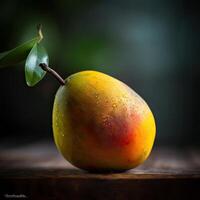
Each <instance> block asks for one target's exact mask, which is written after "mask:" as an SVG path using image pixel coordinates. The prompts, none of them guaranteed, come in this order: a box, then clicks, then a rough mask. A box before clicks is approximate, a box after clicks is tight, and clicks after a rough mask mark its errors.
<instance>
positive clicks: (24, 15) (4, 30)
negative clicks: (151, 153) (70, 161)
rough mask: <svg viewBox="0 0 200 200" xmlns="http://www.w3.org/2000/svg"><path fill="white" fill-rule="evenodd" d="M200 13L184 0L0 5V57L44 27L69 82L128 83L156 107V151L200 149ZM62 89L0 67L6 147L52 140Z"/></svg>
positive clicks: (55, 63) (1, 134)
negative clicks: (92, 74)
mask: <svg viewBox="0 0 200 200" xmlns="http://www.w3.org/2000/svg"><path fill="white" fill-rule="evenodd" d="M199 10H200V7H199V5H198V3H197V2H195V1H181V0H180V1H179V0H151V1H145V0H101V1H100V0H96V1H95V0H85V1H80V0H70V1H64V0H57V1H52V0H51V1H50V0H49V1H41V0H40V1H38V0H34V1H28V0H15V1H11V0H1V6H0V25H1V26H0V27H1V31H0V52H2V51H5V50H8V49H10V48H13V47H15V46H17V45H18V44H20V43H22V42H25V41H26V40H29V39H31V38H32V37H34V36H35V35H36V28H35V27H36V25H37V24H38V23H42V24H43V32H44V37H45V38H44V46H45V47H46V49H47V51H48V53H49V57H50V65H51V66H52V67H53V68H54V69H56V70H57V71H58V72H59V73H60V74H62V75H63V77H67V76H68V75H70V74H72V73H74V72H78V71H81V70H85V69H95V70H99V71H102V72H105V73H108V74H110V75H112V76H114V77H116V78H118V79H120V80H122V81H124V82H125V83H127V84H128V85H129V86H131V87H132V88H134V90H135V91H136V92H137V93H139V94H140V95H141V96H142V97H143V98H144V99H145V100H146V101H147V103H148V104H149V106H150V107H151V109H152V111H153V113H154V115H155V118H156V123H157V138H156V145H157V146H158V145H163V146H166V145H167V146H169V145H171V146H180V147H184V146H198V145H199V144H200V133H199V130H200V125H199V122H200V117H199V94H198V93H199V82H200V80H199V78H200V69H199V67H200V66H199V65H200V59H199V58H200V56H199V54H200V48H199V47H200V25H199V22H200V14H199V13H200V12H199ZM58 87H59V84H58V82H57V81H55V80H54V79H53V78H52V77H51V76H48V75H47V76H46V77H45V78H44V79H43V80H42V81H41V82H40V83H39V84H38V85H37V86H35V87H33V88H29V87H28V86H27V85H26V83H25V78H24V63H22V64H19V65H17V66H12V67H8V68H4V69H0V141H1V143H4V142H5V143H6V144H9V143H10V144H11V143H15V144H20V143H21V142H24V143H30V142H33V141H38V140H45V139H48V140H52V128H51V112H52V106H53V101H54V95H55V93H56V90H57V88H58ZM77 117H78V116H77Z"/></svg>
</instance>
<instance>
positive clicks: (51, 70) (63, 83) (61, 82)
mask: <svg viewBox="0 0 200 200" xmlns="http://www.w3.org/2000/svg"><path fill="white" fill-rule="evenodd" d="M39 66H40V67H41V68H42V69H43V70H44V71H46V72H49V73H50V74H51V75H52V76H53V77H54V78H56V79H57V80H58V81H59V83H60V84H61V85H65V80H64V79H63V78H62V77H61V76H60V75H59V74H58V73H57V72H56V71H54V70H53V69H51V68H50V67H48V66H47V65H46V64H45V63H40V64H39Z"/></svg>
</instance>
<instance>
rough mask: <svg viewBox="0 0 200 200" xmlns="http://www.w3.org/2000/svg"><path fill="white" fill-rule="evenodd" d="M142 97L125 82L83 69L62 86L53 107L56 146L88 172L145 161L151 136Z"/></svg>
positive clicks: (151, 127)
mask: <svg viewBox="0 0 200 200" xmlns="http://www.w3.org/2000/svg"><path fill="white" fill-rule="evenodd" d="M155 131H156V128H155V121H154V117H153V114H152V112H151V110H150V109H149V107H148V105H147V104H146V103H145V101H144V100H143V99H142V98H141V97H140V96H139V95H138V94H137V93H135V92H134V91H133V90H132V89H131V88H129V87H128V86H127V85H125V84H124V83H123V82H121V81H119V80H117V79H115V78H113V77H111V76H108V75H106V74H103V73H100V72H96V71H82V72H79V73H76V74H73V75H71V76H70V77H68V78H67V79H66V83H65V85H64V86H60V88H59V90H58V92H57V94H56V97H55V101H54V107H53V132H54V139H55V143H56V145H57V148H58V149H59V151H60V152H61V153H62V155H63V156H64V157H65V158H66V160H68V161H69V162H70V163H72V164H73V165H75V166H76V167H79V168H81V169H85V170H89V171H105V170H107V171H110V170H112V171H113V170H116V171H122V170H128V169H131V168H133V167H136V166H137V165H139V164H141V163H142V162H143V161H145V160H146V159H147V157H148V155H149V154H150V151H151V149H152V146H153V143H154V138H155Z"/></svg>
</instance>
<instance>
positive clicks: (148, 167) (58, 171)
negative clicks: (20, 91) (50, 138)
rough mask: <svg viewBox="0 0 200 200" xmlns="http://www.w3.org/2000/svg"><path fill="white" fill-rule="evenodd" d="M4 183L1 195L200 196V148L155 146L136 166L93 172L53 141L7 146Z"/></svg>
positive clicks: (0, 173)
mask: <svg viewBox="0 0 200 200" xmlns="http://www.w3.org/2000/svg"><path fill="white" fill-rule="evenodd" d="M0 184H1V185H0V186H1V187H0V194H1V196H0V199H4V198H5V199H9V198H14V197H15V198H17V197H18V198H29V199H103V200H104V199H119V200H121V199H134V200H135V199H170V200H171V199H180V198H181V199H196V195H199V192H200V149H189V148H187V149H181V150H177V149H176V150H175V149H169V148H158V149H156V148H155V149H153V151H152V153H151V155H150V157H149V159H148V160H147V161H146V162H145V163H144V164H143V165H141V166H139V167H137V168H135V169H132V170H129V171H127V172H124V173H111V174H91V173H88V172H86V171H82V170H79V169H77V168H75V167H73V166H72V165H70V164H69V163H68V162H67V161H66V160H64V159H63V158H62V156H61V155H60V154H59V153H58V151H57V150H56V147H55V145H54V144H53V143H35V144H31V145H27V146H25V145H23V146H20V147H19V146H18V147H5V146H4V147H1V148H0ZM9 195H11V196H9ZM12 195H18V196H12ZM19 195H21V196H19ZM197 199H198V198H197Z"/></svg>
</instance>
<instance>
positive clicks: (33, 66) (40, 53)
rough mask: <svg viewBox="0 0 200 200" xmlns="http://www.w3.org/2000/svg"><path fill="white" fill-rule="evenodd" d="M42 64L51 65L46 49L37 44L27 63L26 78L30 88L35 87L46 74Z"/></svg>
mask: <svg viewBox="0 0 200 200" xmlns="http://www.w3.org/2000/svg"><path fill="white" fill-rule="evenodd" d="M40 63H45V64H46V65H47V66H48V64H49V58H48V55H47V52H46V50H45V49H44V47H43V46H42V45H41V44H39V43H36V44H35V45H34V46H33V48H32V49H31V51H30V53H29V55H28V57H27V59H26V63H25V76H26V83H27V85H28V86H34V85H35V84H36V83H38V82H39V81H40V80H41V79H42V78H43V77H44V76H45V74H46V72H45V71H44V70H42V69H41V67H40V66H39V64H40Z"/></svg>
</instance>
